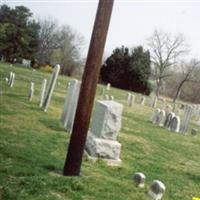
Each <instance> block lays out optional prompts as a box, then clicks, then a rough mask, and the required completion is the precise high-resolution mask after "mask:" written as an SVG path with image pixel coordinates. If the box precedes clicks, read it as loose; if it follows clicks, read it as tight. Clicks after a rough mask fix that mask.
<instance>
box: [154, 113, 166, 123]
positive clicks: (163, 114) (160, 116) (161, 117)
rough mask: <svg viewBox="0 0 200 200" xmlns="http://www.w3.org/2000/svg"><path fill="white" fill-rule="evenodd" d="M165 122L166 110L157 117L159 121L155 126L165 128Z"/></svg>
mask: <svg viewBox="0 0 200 200" xmlns="http://www.w3.org/2000/svg"><path fill="white" fill-rule="evenodd" d="M164 122H165V111H164V110H160V112H159V113H158V115H157V119H156V122H155V124H157V125H159V126H163V125H164Z"/></svg>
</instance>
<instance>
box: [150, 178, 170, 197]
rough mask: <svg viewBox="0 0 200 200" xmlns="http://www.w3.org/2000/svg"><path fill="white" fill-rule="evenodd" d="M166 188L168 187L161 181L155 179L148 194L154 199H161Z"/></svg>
mask: <svg viewBox="0 0 200 200" xmlns="http://www.w3.org/2000/svg"><path fill="white" fill-rule="evenodd" d="M165 190H166V187H165V185H164V184H163V183H162V182H161V181H158V180H154V181H153V183H152V185H151V186H150V189H149V193H148V194H149V196H150V197H151V198H152V199H153V200H161V199H162V197H163V194H164V192H165Z"/></svg>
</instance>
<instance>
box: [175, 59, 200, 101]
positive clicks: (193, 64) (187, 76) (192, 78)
mask: <svg viewBox="0 0 200 200" xmlns="http://www.w3.org/2000/svg"><path fill="white" fill-rule="evenodd" d="M180 68H181V73H180V76H179V81H178V84H177V86H176V92H175V95H174V98H173V102H174V103H175V102H176V100H177V98H178V96H179V95H180V92H181V89H182V87H183V86H184V84H185V83H186V82H191V83H200V80H199V74H198V71H199V69H200V61H197V60H195V59H192V60H191V61H190V62H189V63H185V62H182V63H181V65H180ZM196 92H197V93H198V91H196Z"/></svg>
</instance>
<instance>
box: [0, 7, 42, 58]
mask: <svg viewBox="0 0 200 200" xmlns="http://www.w3.org/2000/svg"><path fill="white" fill-rule="evenodd" d="M31 17H32V13H31V12H30V10H29V9H28V8H26V7H24V6H17V7H15V8H14V9H12V8H10V7H8V6H7V5H2V6H1V7H0V56H3V57H4V58H5V60H6V61H11V62H13V60H14V58H18V59H20V58H27V59H32V58H33V57H34V54H35V51H36V48H37V45H38V39H39V38H38V33H39V29H40V26H39V24H38V23H37V22H35V21H34V20H32V19H31Z"/></svg>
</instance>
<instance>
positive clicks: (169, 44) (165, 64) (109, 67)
mask: <svg viewBox="0 0 200 200" xmlns="http://www.w3.org/2000/svg"><path fill="white" fill-rule="evenodd" d="M83 43H84V39H83V36H82V35H80V34H79V33H78V32H76V31H75V30H73V29H72V27H70V26H68V25H63V26H59V24H58V23H57V21H56V20H54V19H52V18H50V17H48V18H45V19H40V20H35V19H34V18H33V13H31V11H30V10H29V9H28V8H26V7H24V6H16V7H15V8H10V7H8V6H7V5H2V6H1V7H0V57H3V58H4V59H5V61H7V62H16V61H17V62H21V61H22V59H28V60H31V65H32V67H39V66H46V65H50V66H54V65H55V64H57V63H59V64H60V65H61V74H64V75H68V76H72V75H76V74H77V73H81V72H82V71H83V66H84V59H83V58H81V52H80V50H81V48H82V45H83ZM147 43H148V44H147V45H148V49H144V47H142V46H138V47H134V48H128V47H125V46H122V47H117V48H115V49H114V50H113V52H112V53H111V55H110V56H108V57H107V59H106V60H105V62H104V63H103V64H102V67H101V72H100V82H103V83H111V85H113V86H115V87H118V88H121V89H127V90H130V91H135V92H139V93H143V94H146V95H149V94H150V93H151V92H152V91H154V92H155V94H156V95H157V96H158V97H159V95H160V94H162V95H166V96H170V97H171V98H173V101H174V102H176V100H177V99H178V98H180V99H183V100H187V101H192V102H196V103H199V102H200V62H199V60H198V59H195V58H194V59H191V60H189V61H184V60H183V58H184V56H185V55H186V54H188V53H189V48H188V45H187V44H186V41H185V39H184V36H183V35H182V34H178V35H171V34H169V33H166V32H163V31H160V30H155V31H154V32H153V34H152V35H151V37H150V38H149V39H148V40H147Z"/></svg>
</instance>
